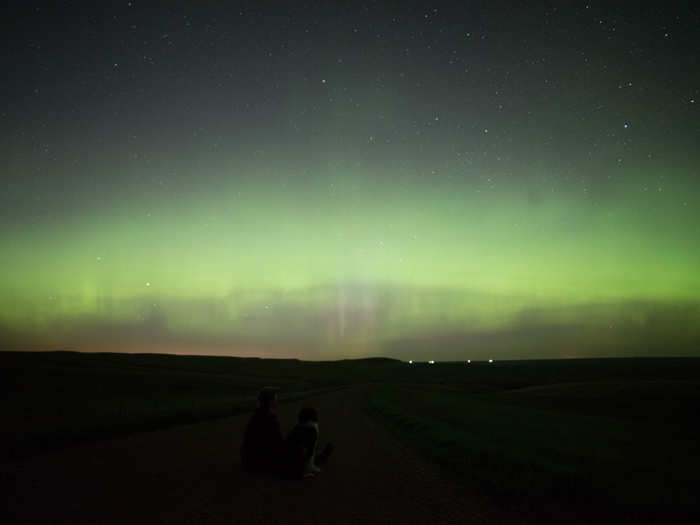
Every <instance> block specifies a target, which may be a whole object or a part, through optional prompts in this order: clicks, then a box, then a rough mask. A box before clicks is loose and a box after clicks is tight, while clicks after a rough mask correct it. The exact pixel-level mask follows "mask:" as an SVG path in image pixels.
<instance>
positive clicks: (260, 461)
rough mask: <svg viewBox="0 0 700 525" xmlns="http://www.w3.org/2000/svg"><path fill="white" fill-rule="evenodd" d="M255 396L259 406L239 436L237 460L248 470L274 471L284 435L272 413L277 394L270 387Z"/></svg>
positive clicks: (280, 455)
mask: <svg viewBox="0 0 700 525" xmlns="http://www.w3.org/2000/svg"><path fill="white" fill-rule="evenodd" d="M258 399H259V400H260V407H259V408H258V409H257V410H256V411H255V413H253V416H252V417H251V418H250V421H249V422H248V425H247V426H246V429H245V434H244V436H243V443H242V445H241V463H242V465H243V468H244V469H245V470H247V471H248V472H278V471H279V469H280V461H281V458H282V453H283V450H284V448H283V447H284V438H283V437H282V431H281V430H280V423H279V419H277V416H276V415H275V413H274V412H273V410H274V409H275V408H276V406H277V396H276V393H275V392H274V391H273V390H272V389H263V391H262V392H261V393H260V396H259V397H258Z"/></svg>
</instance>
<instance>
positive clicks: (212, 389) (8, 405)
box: [0, 352, 343, 462]
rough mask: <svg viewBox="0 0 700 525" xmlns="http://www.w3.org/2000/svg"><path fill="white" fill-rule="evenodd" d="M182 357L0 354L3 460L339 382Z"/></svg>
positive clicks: (252, 364)
mask: <svg viewBox="0 0 700 525" xmlns="http://www.w3.org/2000/svg"><path fill="white" fill-rule="evenodd" d="M262 361H263V360H246V359H238V360H237V359H231V358H218V359H217V358H206V357H205V358H197V357H189V356H187V357H185V356H150V355H112V354H76V353H68V352H51V353H41V354H29V353H26V354H20V353H0V363H1V364H2V365H3V366H2V378H1V379H2V381H0V384H1V385H2V386H1V388H2V392H1V393H2V397H1V399H2V408H3V426H2V429H0V462H1V461H8V460H13V459H20V458H23V457H30V456H33V455H36V454H40V453H43V452H45V451H49V450H53V449H56V448H60V447H65V446H70V445H74V444H76V443H79V442H82V441H90V440H96V439H105V438H111V437H114V436H118V435H124V434H129V433H133V432H140V431H148V430H155V429H158V428H164V427H169V426H175V425H183V424H190V423H194V422H197V421H202V420H206V419H212V418H219V417H227V416H231V415H233V414H237V413H241V412H249V411H252V410H253V409H254V408H255V407H256V406H257V394H258V392H259V391H260V389H261V388H262V387H263V386H268V385H269V386H276V387H278V388H279V389H280V394H279V399H280V402H281V403H286V402H292V401H297V400H299V399H303V398H305V397H308V396H313V395H318V394H321V393H324V392H328V391H332V390H335V389H338V388H342V387H343V383H342V382H340V381H338V380H337V379H336V378H334V377H324V376H323V374H321V375H320V376H319V374H317V373H314V371H313V370H305V367H304V366H302V365H300V364H299V363H298V362H294V361H292V360H288V361H281V360H280V361H278V362H275V361H266V362H264V363H262Z"/></svg>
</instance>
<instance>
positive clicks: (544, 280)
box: [0, 1, 700, 360]
mask: <svg viewBox="0 0 700 525" xmlns="http://www.w3.org/2000/svg"><path fill="white" fill-rule="evenodd" d="M225 3H228V2H212V3H211V4H210V5H209V6H206V7H205V4H206V2H192V5H187V3H185V2H173V4H174V7H169V8H164V7H154V5H153V4H160V2H152V3H151V2H139V1H131V2H129V1H121V2H95V3H94V4H93V5H90V4H87V3H86V4H81V3H79V2H65V3H62V2H55V3H51V4H48V5H39V4H36V3H33V2H16V3H15V5H14V6H12V7H9V8H5V10H4V12H3V13H2V17H3V20H4V24H5V26H6V29H5V31H4V35H5V38H4V40H5V41H4V43H3V46H2V51H1V53H2V79H3V81H2V83H1V84H0V89H1V90H2V97H1V105H0V126H1V129H2V133H1V136H2V141H1V142H0V147H1V148H2V150H1V153H2V159H3V162H2V171H1V172H0V173H1V175H0V176H1V182H2V186H1V189H2V191H0V221H1V222H0V246H1V249H0V348H2V349H47V350H50V349H73V350H83V351H128V352H134V351H138V352H170V353H192V354H221V355H252V356H261V357H298V358H302V359H336V358H344V357H360V356H368V355H385V356H392V357H398V358H401V359H414V360H426V359H443V360H444V359H452V360H466V359H472V360H473V359H485V358H495V359H514V358H533V357H535V358H540V357H589V356H635V355H700V29H698V28H699V27H700V11H698V9H697V8H695V9H692V8H688V7H685V8H684V7H677V6H676V4H675V3H672V2H657V3H655V4H656V5H647V6H645V5H644V3H641V4H639V5H637V4H635V6H634V7H633V8H630V7H623V6H621V7H611V5H612V3H611V2H607V1H606V2H602V1H601V2H566V3H564V4H566V6H559V7H556V4H557V3H554V2H551V3H550V2H542V3H538V4H539V5H537V6H535V4H537V3H536V2H529V1H528V2H508V3H499V2H460V4H463V5H462V6H461V7H455V6H450V5H449V4H445V5H438V4H432V3H423V2H421V3H416V4H412V3H411V2H395V3H393V2H392V3H390V2H387V3H380V2H364V3H361V2H350V3H348V4H347V7H334V6H332V4H334V3H333V2H305V3H302V2H290V3H289V4H288V5H286V6H282V5H274V6H270V7H269V8H268V7H264V6H263V7H261V5H262V4H263V2H250V3H236V2H231V3H230V4H231V5H230V6H223V4H225ZM680 4H682V3H679V5H680ZM629 5H631V4H629Z"/></svg>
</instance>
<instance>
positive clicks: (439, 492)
mask: <svg viewBox="0 0 700 525" xmlns="http://www.w3.org/2000/svg"><path fill="white" fill-rule="evenodd" d="M362 395H363V392H362V391H360V390H356V391H341V392H335V393H332V394H326V395H323V396H320V397H317V398H310V399H307V400H305V401H303V403H305V404H310V405H313V406H315V407H317V408H318V410H319V413H320V419H321V422H320V430H321V432H320V434H321V436H320V437H321V442H322V443H325V442H326V441H332V442H333V443H334V444H335V445H336V452H335V453H334V455H333V456H332V457H331V460H330V461H329V464H328V465H327V466H326V468H325V469H324V471H323V473H321V474H320V475H319V476H317V477H316V478H312V479H306V480H303V481H283V480H277V479H273V478H270V477H263V476H249V475H247V474H244V473H243V472H242V471H241V469H240V462H239V458H238V447H239V444H240V438H241V435H242V431H243V428H244V426H245V423H246V421H247V419H248V416H247V415H245V416H236V417H231V418H226V419H219V420H215V421H208V422H204V423H198V424H194V425H189V426H182V427H176V428H171V429H165V430H160V431H155V432H148V433H142V434H137V435H132V436H129V437H122V438H117V439H113V440H110V441H103V442H99V443H90V444H84V445H80V446H76V447H74V448H71V449H66V450H61V451H56V452H53V453H50V454H46V455H43V456H41V457H36V458H32V459H30V460H24V461H19V462H13V463H10V464H7V465H4V466H0V469H2V470H1V476H2V478H1V482H2V487H0V488H1V489H2V499H3V500H4V504H3V505H2V507H3V508H2V510H0V521H2V522H3V523H42V524H44V523H91V524H92V523H95V524H97V523H212V524H215V523H235V524H249V523H250V524H266V523H279V524H283V523H318V524H333V523H383V524H390V523H401V524H404V523H430V524H439V523H479V524H482V523H483V524H486V523H488V524H496V523H518V522H519V520H518V519H516V518H515V517H514V516H512V515H510V516H508V515H506V514H504V513H503V512H501V511H500V510H499V509H495V508H486V506H487V505H488V504H487V503H485V502H483V501H480V500H479V499H478V498H477V497H476V496H475V495H473V494H470V493H469V492H468V491H465V489H463V488H460V487H458V486H456V485H454V484H453V483H450V482H449V481H447V480H445V479H444V478H442V477H441V476H440V474H439V473H438V471H437V470H436V469H435V468H434V467H433V466H432V465H431V464H429V463H427V462H425V461H424V460H422V459H421V458H419V457H418V456H416V455H415V454H414V453H412V452H411V451H410V450H408V449H407V448H405V447H404V446H402V445H401V444H400V443H398V442H397V441H396V439H395V438H394V437H393V436H391V434H390V433H389V432H388V431H387V430H386V429H385V428H383V426H382V425H381V424H379V423H377V422H375V421H374V420H372V419H370V418H369V417H368V416H367V415H365V414H364V412H363V410H362V401H361V400H362ZM301 404H302V403H301V402H299V403H290V404H287V405H282V406H281V407H280V410H279V415H280V419H281V422H282V427H283V430H284V431H285V432H286V431H287V430H288V429H290V428H291V425H292V424H293V423H294V421H295V415H296V413H297V411H298V409H299V408H300V406H301Z"/></svg>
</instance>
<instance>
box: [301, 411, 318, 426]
mask: <svg viewBox="0 0 700 525" xmlns="http://www.w3.org/2000/svg"><path fill="white" fill-rule="evenodd" d="M299 423H301V424H302V425H303V424H304V423H318V412H316V409H315V408H311V407H304V408H302V409H301V410H300V411H299Z"/></svg>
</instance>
